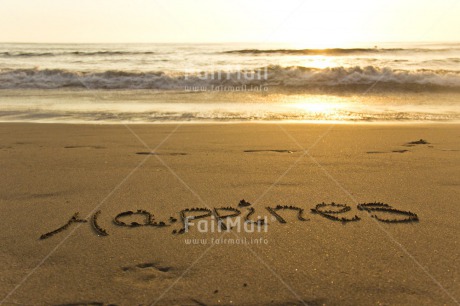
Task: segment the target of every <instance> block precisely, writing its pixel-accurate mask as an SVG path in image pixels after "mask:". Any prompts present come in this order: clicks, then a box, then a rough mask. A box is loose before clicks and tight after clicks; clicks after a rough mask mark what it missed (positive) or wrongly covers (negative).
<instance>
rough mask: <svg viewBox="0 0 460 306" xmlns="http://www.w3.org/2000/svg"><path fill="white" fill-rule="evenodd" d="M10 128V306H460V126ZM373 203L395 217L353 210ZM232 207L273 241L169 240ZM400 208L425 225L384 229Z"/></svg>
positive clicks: (245, 235)
mask: <svg viewBox="0 0 460 306" xmlns="http://www.w3.org/2000/svg"><path fill="white" fill-rule="evenodd" d="M130 129H131V131H130ZM0 134H1V143H0V156H1V158H0V163H1V172H0V180H1V182H2V183H1V185H0V186H1V187H0V188H1V190H0V215H1V222H0V239H1V241H2V243H1V249H0V260H1V263H2V264H1V265H0V301H2V302H3V305H17V304H21V305H22V304H25V305H32V304H33V305H45V304H46V305H108V304H116V305H456V304H458V301H459V300H460V286H459V276H460V269H459V268H460V256H459V255H458V254H459V252H460V245H459V241H458V233H459V230H460V223H459V221H458V218H459V216H460V209H459V204H458V199H459V191H460V188H459V186H460V176H459V175H458V173H459V168H460V153H459V152H460V138H459V137H460V134H459V126H458V125H455V124H402V125H393V124H358V125H353V124H343V125H335V126H332V125H328V124H316V125H314V124H283V125H276V124H185V125H181V126H176V125H173V124H170V125H168V124H166V125H131V126H129V127H125V126H123V125H70V124H69V125H59V124H16V123H9V124H7V123H4V124H0ZM134 134H135V135H134ZM136 135H137V136H136ZM420 139H423V140H426V141H427V142H428V143H414V144H409V143H410V142H417V141H419V140H420ZM142 142H144V144H145V145H146V146H145V145H144V144H143V143H142ZM305 149H308V151H307V152H305V151H304V150H305ZM152 152H154V154H150V153H152ZM242 199H244V200H245V201H247V202H248V203H247V205H248V206H242V207H238V203H239V202H240V200H242ZM323 202H324V203H326V204H330V203H332V202H335V203H338V204H346V206H343V205H342V206H340V205H339V206H331V205H327V206H324V207H323V206H321V205H320V206H318V207H317V204H320V203H323ZM373 202H381V203H386V204H388V205H391V206H392V207H394V208H395V209H397V210H398V211H397V212H393V213H392V212H382V211H371V212H370V213H369V212H367V211H365V210H358V209H357V205H358V204H362V203H373ZM249 204H250V205H249ZM277 205H281V206H284V205H287V206H290V205H291V206H295V207H297V208H301V209H303V210H304V211H303V217H304V218H305V219H308V220H307V221H301V220H299V218H298V213H299V211H298V210H295V209H294V210H289V209H287V210H285V209H278V210H277V209H276V206H277ZM221 207H230V208H228V209H227V210H225V209H224V210H218V212H219V213H220V214H221V215H225V214H231V213H234V212H235V209H238V210H239V211H240V212H241V216H244V215H246V214H247V213H248V212H249V211H250V208H251V207H252V208H253V209H254V214H253V215H251V216H250V217H249V219H251V220H255V219H256V218H257V216H261V217H264V216H266V217H267V220H268V221H267V222H268V225H267V231H266V232H260V233H257V232H256V233H249V232H237V230H236V229H235V228H234V229H233V230H232V231H231V232H229V233H218V232H214V233H212V232H208V233H201V232H200V231H199V230H198V228H197V227H196V226H195V227H193V226H192V227H191V228H190V230H189V232H187V233H184V234H177V233H176V234H173V231H176V232H177V231H180V229H181V228H182V224H181V220H180V212H181V211H182V210H185V209H187V208H188V209H191V208H203V210H202V211H201V212H190V211H188V212H185V215H191V214H195V215H197V214H202V213H203V211H204V212H206V210H205V209H206V208H208V209H212V208H221ZM266 207H271V209H272V210H273V211H275V212H277V213H278V214H279V216H281V217H282V219H283V220H285V221H286V223H280V222H279V220H278V219H276V218H272V216H271V214H270V213H269V212H268V210H267V209H266ZM347 207H349V208H347ZM361 207H365V206H361ZM315 208H316V209H317V210H316V212H318V210H319V212H323V213H314V212H313V211H311V209H315ZM374 208H375V207H374ZM380 208H383V207H382V206H380ZM346 209H350V210H349V211H347V212H345V213H339V214H334V213H328V214H327V213H324V211H328V210H334V211H340V210H346ZM137 210H142V211H141V212H139V213H136V212H137ZM97 211H100V212H98V213H97V215H96V218H94V213H95V212H97ZM128 211H131V212H133V213H134V214H131V215H126V214H125V215H123V214H122V215H120V216H119V218H118V221H119V222H118V224H115V223H114V222H113V221H114V219H115V217H116V216H117V215H118V214H120V213H123V212H128ZM399 211H404V212H407V211H410V212H412V213H413V215H415V216H416V217H414V219H411V220H410V222H406V223H403V222H383V221H391V220H393V221H395V220H396V221H401V220H404V219H408V218H410V217H411V216H413V215H404V214H402V213H401V212H399ZM77 212H78V213H79V215H78V217H76V218H75V220H81V222H78V223H75V222H73V223H70V224H69V226H68V228H67V229H64V230H62V231H60V232H58V233H56V234H54V235H50V236H49V237H47V238H46V239H40V237H41V235H43V234H46V233H49V232H52V231H53V230H56V229H58V228H59V227H61V226H63V225H65V224H66V223H67V222H68V221H69V219H71V217H72V216H73V215H74V214H75V213H77ZM148 214H152V215H153V216H152V219H153V218H154V219H155V220H150V221H148V220H147V219H146V218H147V217H149V216H148ZM325 215H327V216H332V218H327V216H325ZM371 215H376V217H377V218H379V219H380V221H379V219H376V218H372V217H371ZM355 216H357V217H355ZM333 217H337V218H345V219H346V220H352V218H359V220H358V219H356V220H355V221H350V222H342V221H340V220H339V221H338V220H336V219H334V218H333ZM94 219H96V220H94ZM174 219H177V222H173V221H174ZM233 219H236V218H233ZM85 220H86V221H87V222H83V221H85ZM202 220H208V221H210V218H209V217H208V218H203V219H202ZM196 221H197V220H196ZM120 222H121V223H120ZM132 222H137V223H138V224H140V225H145V224H148V225H147V226H134V227H128V226H126V225H130V224H131V223H132ZM153 222H157V224H156V225H157V226H153ZM159 222H164V224H165V225H166V226H159V225H160V224H159ZM123 224H124V225H123ZM104 232H105V234H107V235H104ZM219 238H221V239H222V240H218V241H219V242H220V243H219V244H217V243H216V240H217V239H219ZM186 239H198V240H196V241H195V242H197V243H198V244H193V242H190V241H189V242H190V243H191V244H187V243H186ZM212 239H214V241H212ZM223 239H227V240H223ZM229 239H242V240H243V239H246V240H245V241H246V242H247V243H248V244H244V245H243V244H236V240H233V242H234V244H230V243H231V242H232V240H229ZM242 240H240V241H242ZM203 241H205V242H206V243H207V244H201V242H203ZM256 242H257V243H256ZM251 243H252V244H251Z"/></svg>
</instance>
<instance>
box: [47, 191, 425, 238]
mask: <svg viewBox="0 0 460 306" xmlns="http://www.w3.org/2000/svg"><path fill="white" fill-rule="evenodd" d="M243 209H244V210H246V212H245V214H244V222H245V224H251V225H253V226H254V225H256V226H258V227H261V226H266V225H267V221H266V218H263V219H262V218H258V219H257V220H251V216H252V215H253V214H254V213H255V208H253V207H251V203H249V202H247V201H245V200H241V201H240V202H239V204H238V208H235V207H230V206H227V207H220V208H212V209H210V208H199V207H195V208H186V209H183V210H181V211H180V212H179V215H180V221H181V224H182V225H181V228H180V229H174V230H173V231H172V233H173V234H184V233H186V232H188V226H189V225H190V220H197V219H204V218H208V217H211V218H214V219H216V220H217V224H218V226H219V232H221V231H230V230H232V227H231V226H228V225H227V224H226V223H225V221H228V220H230V219H231V218H237V217H240V215H241V211H242V210H243ZM265 209H266V211H268V213H269V214H270V215H272V217H273V220H276V221H278V222H279V223H282V224H285V223H287V221H286V220H285V219H284V218H283V215H282V214H281V212H285V211H294V212H296V215H297V220H299V221H301V222H305V221H309V219H306V218H305V217H304V209H303V208H300V207H297V206H292V205H284V206H282V205H277V206H275V207H265ZM357 209H358V210H359V211H365V212H367V213H368V214H369V215H370V216H371V217H372V218H374V219H376V220H378V221H380V222H385V223H412V222H418V221H419V219H418V216H417V214H415V213H413V212H410V211H404V210H399V209H396V208H393V207H392V206H390V205H388V204H385V203H379V202H374V203H363V204H358V205H357ZM351 210H352V208H351V207H350V206H348V205H347V204H336V203H334V202H332V203H329V204H326V203H321V204H317V205H316V206H315V208H312V209H311V210H310V212H311V213H312V214H315V215H318V216H321V217H323V218H326V219H329V220H331V221H338V222H342V223H343V224H345V223H349V222H357V221H360V220H361V218H360V217H358V216H357V215H354V216H352V217H349V216H344V215H343V214H345V213H347V212H350V211H351ZM100 215H101V211H100V210H98V211H96V212H95V213H94V214H93V215H92V217H91V218H90V220H89V221H88V220H86V219H82V218H80V214H79V213H78V212H76V213H75V214H73V215H72V217H71V218H70V219H69V220H68V221H67V223H66V224H64V225H63V226H61V227H59V228H58V229H55V230H53V231H51V232H48V233H46V234H43V235H41V236H40V239H47V238H50V237H52V236H54V235H56V234H58V233H61V232H63V231H65V230H67V229H68V228H69V227H70V226H71V225H72V224H74V223H90V224H91V225H92V228H93V230H94V232H95V233H96V234H97V235H98V236H108V235H109V233H108V232H107V230H105V229H104V228H102V227H101V226H100V225H99V216H100ZM389 216H392V217H389ZM133 220H135V221H133ZM177 221H178V219H176V218H174V217H169V219H168V220H167V221H156V220H155V218H154V215H153V214H152V213H150V212H148V211H147V210H143V209H140V210H137V211H125V212H121V213H119V214H118V215H116V216H115V218H113V220H112V223H113V224H114V225H116V226H118V227H128V228H135V227H145V226H148V227H153V228H165V227H169V226H172V225H173V224H174V223H176V222H177Z"/></svg>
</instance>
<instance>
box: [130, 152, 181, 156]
mask: <svg viewBox="0 0 460 306" xmlns="http://www.w3.org/2000/svg"><path fill="white" fill-rule="evenodd" d="M136 154H137V155H169V156H182V155H188V154H187V153H182V152H173V153H156V152H136Z"/></svg>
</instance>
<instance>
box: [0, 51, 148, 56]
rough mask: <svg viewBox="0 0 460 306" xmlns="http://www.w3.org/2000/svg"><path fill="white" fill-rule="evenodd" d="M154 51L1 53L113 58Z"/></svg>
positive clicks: (1, 54)
mask: <svg viewBox="0 0 460 306" xmlns="http://www.w3.org/2000/svg"><path fill="white" fill-rule="evenodd" d="M152 54H156V53H155V52H153V51H144V52H131V51H63V52H0V56H2V57H51V56H69V55H70V56H112V55H152Z"/></svg>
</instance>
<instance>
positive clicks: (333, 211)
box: [311, 202, 360, 223]
mask: <svg viewBox="0 0 460 306" xmlns="http://www.w3.org/2000/svg"><path fill="white" fill-rule="evenodd" d="M327 208H329V209H327ZM350 210H351V207H350V206H348V205H347V204H336V203H334V202H332V203H331V204H326V203H321V204H318V205H316V207H315V208H312V209H311V211H312V212H313V213H314V214H318V215H320V216H322V217H324V218H327V219H329V220H333V221H340V222H342V223H347V222H353V221H359V220H360V218H359V217H358V216H356V215H355V216H354V217H352V218H345V217H339V216H338V215H339V214H343V213H346V212H348V211H350Z"/></svg>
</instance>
